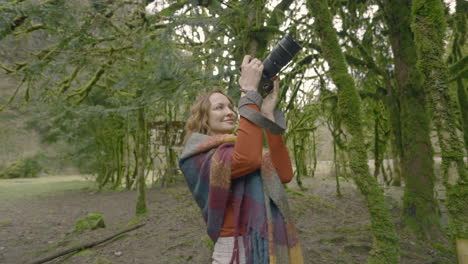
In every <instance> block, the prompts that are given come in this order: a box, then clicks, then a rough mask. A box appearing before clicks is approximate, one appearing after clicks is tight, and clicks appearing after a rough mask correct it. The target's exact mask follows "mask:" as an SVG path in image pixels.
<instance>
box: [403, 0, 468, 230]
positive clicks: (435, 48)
mask: <svg viewBox="0 0 468 264" xmlns="http://www.w3.org/2000/svg"><path fill="white" fill-rule="evenodd" d="M444 8H445V6H444V4H443V3H442V0H429V1H427V0H425V1H422V0H413V8H412V10H413V23H412V29H413V32H414V38H415V42H416V47H417V52H418V68H419V69H420V71H421V72H422V73H423V75H424V78H425V79H424V87H425V88H426V89H427V92H428V94H429V96H430V100H429V101H430V105H431V106H432V119H433V121H434V125H435V127H436V130H437V136H438V139H439V144H440V148H441V152H442V181H443V183H444V186H445V187H446V190H447V194H448V195H447V198H446V199H447V204H448V205H449V206H450V205H453V204H455V205H457V204H459V205H462V204H465V210H464V211H457V210H455V212H456V213H455V214H451V215H450V221H451V224H450V226H451V231H452V232H454V235H455V236H456V237H464V238H468V233H467V231H468V227H467V225H468V192H467V191H464V192H455V193H454V190H455V189H460V190H462V189H463V188H460V187H461V186H465V187H464V188H465V189H468V185H467V184H468V182H467V175H466V168H465V162H464V161H463V158H464V156H465V151H464V147H463V142H462V138H461V137H460V134H459V133H457V132H459V131H458V129H457V117H456V115H455V113H454V112H453V109H454V107H453V106H452V102H451V98H450V94H449V89H448V70H447V65H446V63H445V62H444V61H443V56H444V51H445V47H444V37H445V28H446V24H445V16H444ZM457 185H460V186H458V187H457ZM448 209H449V213H453V210H452V209H453V208H448Z"/></svg>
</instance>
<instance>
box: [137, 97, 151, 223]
mask: <svg viewBox="0 0 468 264" xmlns="http://www.w3.org/2000/svg"><path fill="white" fill-rule="evenodd" d="M137 111H138V113H137V115H138V131H137V142H136V146H135V148H136V152H137V153H138V160H137V161H136V162H137V163H138V164H136V165H137V168H138V169H137V176H136V177H137V203H136V215H143V214H145V213H146V212H147V211H148V208H147V206H146V174H145V169H146V161H147V157H148V155H147V153H148V131H147V127H146V119H145V107H143V106H141V107H140V108H139V109H138V110H137Z"/></svg>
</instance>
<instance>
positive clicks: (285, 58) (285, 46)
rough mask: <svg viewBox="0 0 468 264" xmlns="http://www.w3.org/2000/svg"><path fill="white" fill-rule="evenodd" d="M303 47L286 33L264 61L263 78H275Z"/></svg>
mask: <svg viewBox="0 0 468 264" xmlns="http://www.w3.org/2000/svg"><path fill="white" fill-rule="evenodd" d="M301 49H302V46H301V45H300V44H299V43H298V42H297V41H296V40H294V39H293V38H292V37H291V36H290V35H286V36H285V37H284V38H283V39H282V40H280V42H279V43H278V45H276V46H275V47H274V48H273V50H272V51H271V53H270V55H268V57H266V59H265V60H264V61H263V78H265V79H271V78H273V77H274V76H275V75H276V74H278V72H279V71H280V70H281V68H283V67H284V66H285V65H286V64H288V62H290V61H291V60H292V58H293V57H294V55H296V53H297V52H299V50H301Z"/></svg>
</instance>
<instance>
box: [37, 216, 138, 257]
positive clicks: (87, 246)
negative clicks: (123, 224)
mask: <svg viewBox="0 0 468 264" xmlns="http://www.w3.org/2000/svg"><path fill="white" fill-rule="evenodd" d="M144 225H145V223H143V224H139V225H136V226H132V227H130V228H127V229H124V230H122V231H119V232H118V233H115V234H113V235H110V236H108V237H105V238H103V239H100V240H96V241H92V242H88V243H84V244H81V245H78V246H76V247H72V248H69V249H65V250H62V251H59V252H56V253H54V254H52V255H50V256H47V257H44V258H41V259H37V260H33V261H31V262H30V263H29V264H42V263H45V262H48V261H51V260H53V259H55V258H58V257H61V256H63V255H66V254H69V253H72V252H75V251H81V250H83V249H87V248H91V247H94V246H96V245H99V244H102V243H104V242H106V241H108V240H111V239H113V238H115V237H116V236H118V235H121V234H123V233H127V232H130V231H133V230H135V229H138V228H140V227H142V226H144Z"/></svg>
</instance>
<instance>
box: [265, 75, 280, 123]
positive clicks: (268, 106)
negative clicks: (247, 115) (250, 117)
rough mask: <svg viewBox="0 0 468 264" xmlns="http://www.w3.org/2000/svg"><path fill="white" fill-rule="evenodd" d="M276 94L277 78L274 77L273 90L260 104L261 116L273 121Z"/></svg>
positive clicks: (276, 101) (277, 87)
mask: <svg viewBox="0 0 468 264" xmlns="http://www.w3.org/2000/svg"><path fill="white" fill-rule="evenodd" d="M278 93H279V78H278V76H275V77H274V80H273V90H272V91H271V92H270V93H269V94H268V95H267V96H266V97H265V98H264V99H263V103H262V110H261V111H262V114H263V115H264V116H265V117H267V118H268V119H270V120H272V121H273V122H274V121H275V116H274V112H275V107H276V104H277V103H278Z"/></svg>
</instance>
